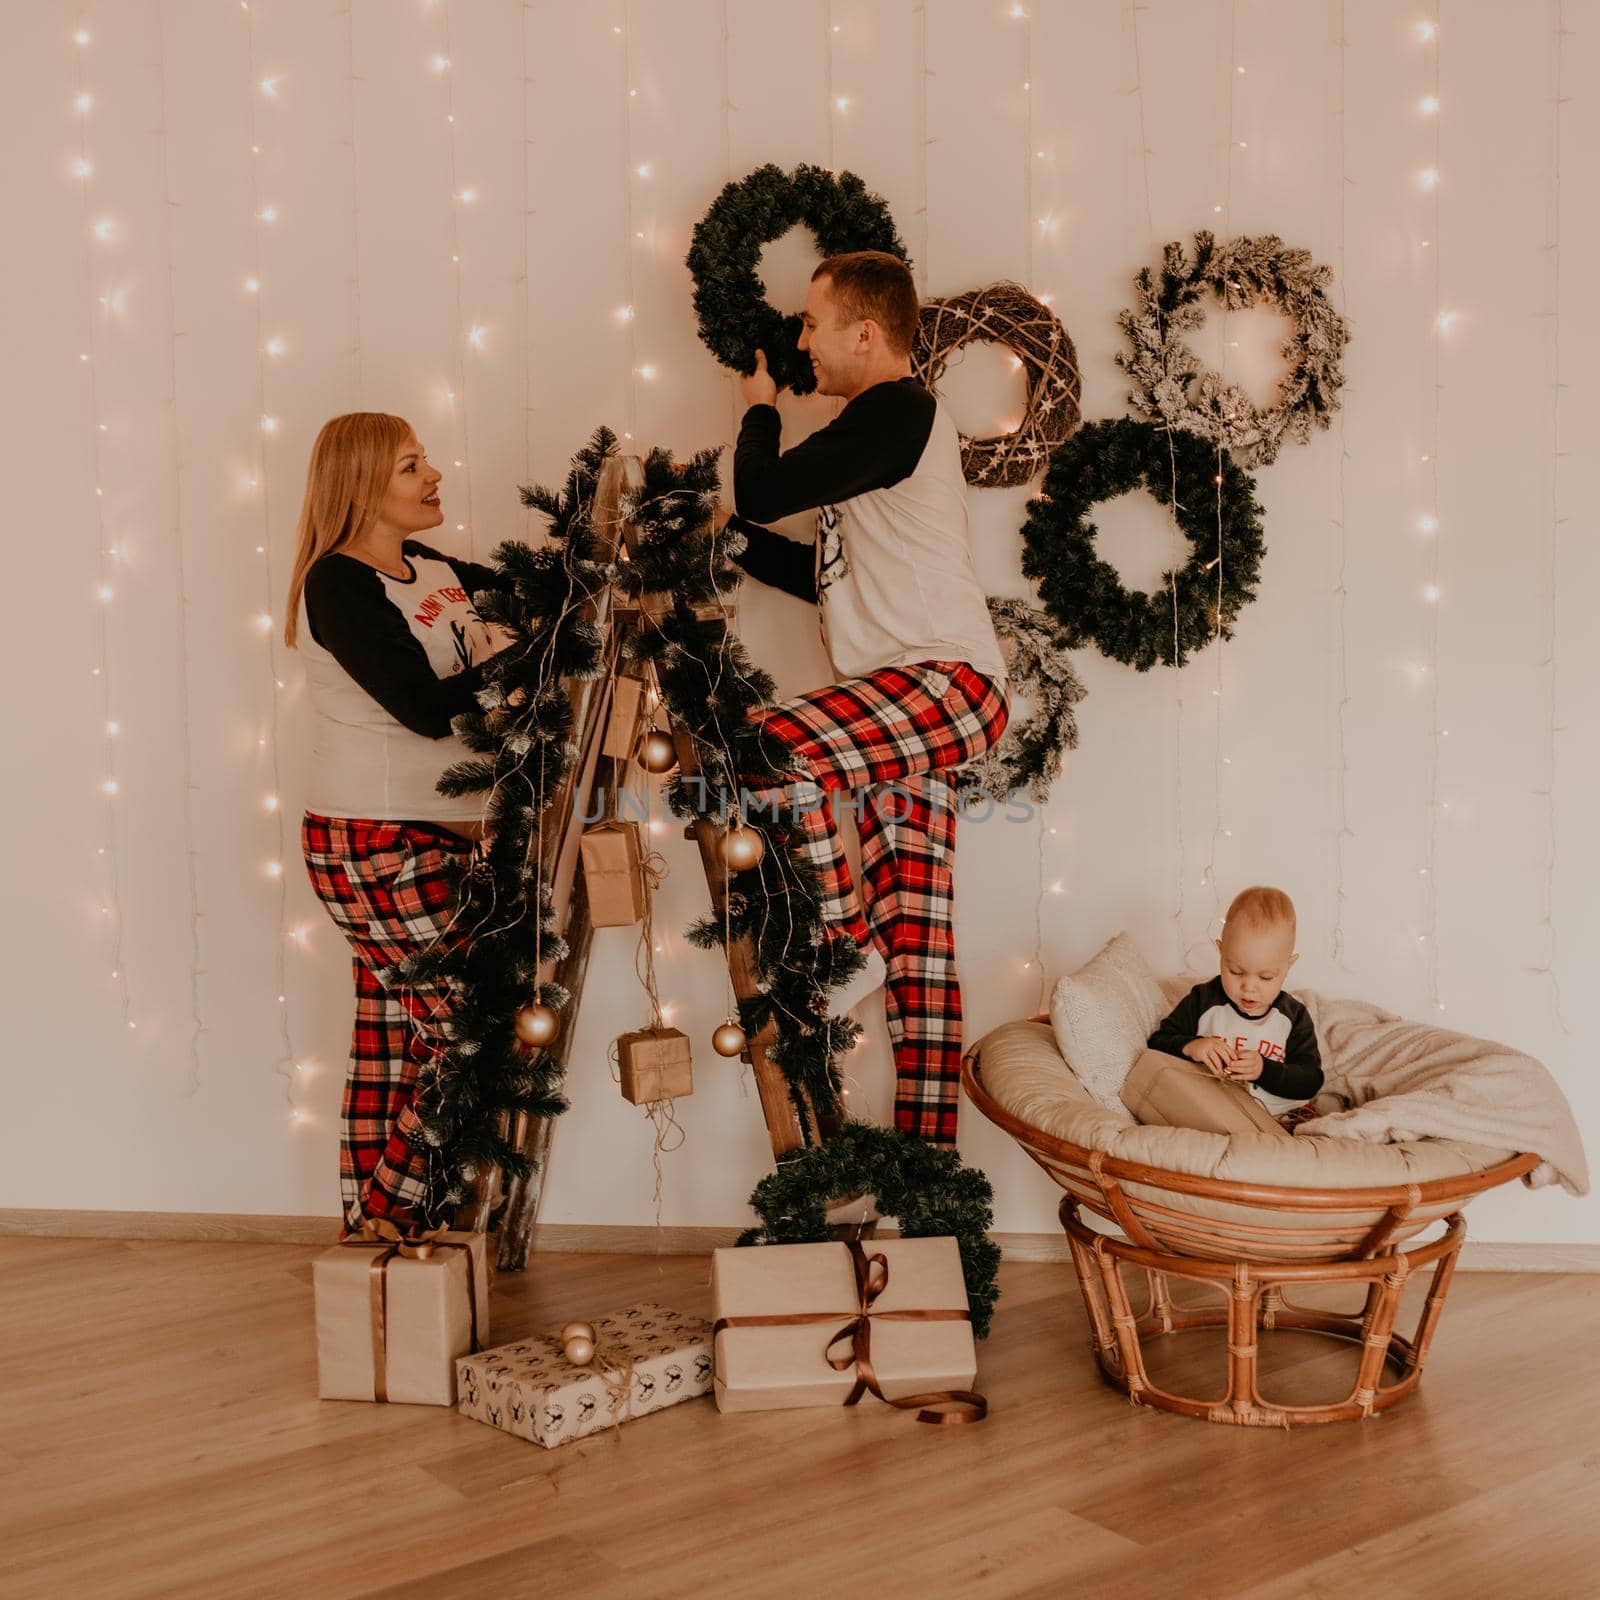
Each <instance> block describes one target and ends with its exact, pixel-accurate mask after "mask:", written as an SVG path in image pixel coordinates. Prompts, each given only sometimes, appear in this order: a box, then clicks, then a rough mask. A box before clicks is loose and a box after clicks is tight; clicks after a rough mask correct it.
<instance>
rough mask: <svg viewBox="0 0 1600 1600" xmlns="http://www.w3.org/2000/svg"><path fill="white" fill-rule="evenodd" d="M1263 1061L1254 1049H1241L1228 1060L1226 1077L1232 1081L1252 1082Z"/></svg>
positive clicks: (1256, 1076) (1259, 1074) (1259, 1072)
mask: <svg viewBox="0 0 1600 1600" xmlns="http://www.w3.org/2000/svg"><path fill="white" fill-rule="evenodd" d="M1264 1064H1265V1063H1264V1062H1263V1060H1262V1057H1261V1056H1260V1055H1259V1054H1258V1053H1257V1052H1256V1051H1254V1050H1241V1051H1240V1052H1239V1053H1238V1054H1237V1055H1236V1056H1234V1057H1232V1058H1231V1059H1230V1060H1229V1062H1228V1077H1229V1078H1230V1079H1231V1080H1232V1081H1233V1082H1234V1083H1254V1082H1255V1081H1256V1079H1257V1078H1259V1077H1260V1076H1261V1069H1262V1067H1263V1065H1264Z"/></svg>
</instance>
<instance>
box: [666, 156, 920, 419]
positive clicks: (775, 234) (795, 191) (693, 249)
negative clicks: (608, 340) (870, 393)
mask: <svg viewBox="0 0 1600 1600" xmlns="http://www.w3.org/2000/svg"><path fill="white" fill-rule="evenodd" d="M802 222H803V223H804V224H805V225H806V227H808V228H809V229H810V230H811V232H812V234H813V236H814V237H815V238H816V241H817V248H818V250H820V251H821V252H822V255H823V256H824V257H828V256H836V255H842V254H844V253H845V252H846V251H850V250H883V251H886V252H888V254H890V255H895V256H899V257H900V258H901V260H905V259H906V247H905V245H904V244H903V243H902V242H901V239H900V235H899V234H898V233H897V232H896V231H895V225H894V218H893V217H892V216H890V214H889V207H888V205H887V204H886V203H885V202H884V200H883V199H881V198H880V197H879V196H878V195H875V194H871V193H869V192H868V190H867V186H866V184H864V183H863V182H862V181H861V179H860V178H858V177H857V176H856V175H855V173H853V172H841V173H839V174H837V175H835V174H834V173H832V172H830V171H828V169H827V168H826V167H814V166H809V165H806V164H804V163H802V164H801V165H800V166H798V167H796V168H795V169H794V171H793V172H785V171H784V170H783V168H782V167H777V166H773V165H772V164H771V163H768V164H767V165H766V166H762V167H757V168H756V170H755V171H754V172H752V173H750V174H749V176H747V177H745V178H742V179H740V180H739V181H738V182H737V183H730V184H728V185H727V186H726V187H725V188H724V189H723V191H722V193H721V194H719V195H718V196H717V198H716V199H715V200H713V201H712V203H711V207H710V209H709V210H708V211H707V212H706V214H705V216H704V217H702V218H701V219H700V221H699V222H698V223H697V224H696V225H695V230H694V235H693V238H692V241H691V243H690V247H689V255H688V261H687V264H688V268H689V272H690V274H691V275H692V277H693V278H694V309H695V312H696V314H697V315H698V316H699V318H700V337H701V338H702V339H703V340H704V341H705V343H706V347H707V348H708V349H709V350H710V351H711V353H712V355H714V356H715V357H716V358H717V360H718V361H720V362H721V363H722V365H723V366H725V367H731V368H732V369H733V371H735V372H742V373H746V374H749V373H752V372H754V371H755V353H756V351H757V350H763V351H765V352H766V357H767V370H768V371H769V372H770V373H771V374H772V377H773V381H774V382H775V383H776V384H777V385H778V387H779V388H780V389H782V388H789V389H792V390H793V391H794V392H795V393H796V394H810V393H811V391H812V390H813V389H814V388H816V386H817V380H816V374H815V373H814V372H813V371H812V369H811V363H810V361H809V360H808V359H807V358H806V356H805V355H804V353H803V352H801V351H800V350H799V349H798V348H797V343H798V340H799V338H800V316H799V313H798V312H795V313H792V314H790V315H789V316H783V315H782V314H780V313H779V312H778V311H777V310H776V309H775V308H774V307H773V306H772V305H771V304H770V303H769V302H768V300H767V297H766V291H765V290H764V289H763V287H762V283H761V251H762V249H763V247H764V246H766V245H768V244H770V243H772V241H773V240H775V239H781V238H782V237H783V235H784V234H786V233H787V232H788V231H789V230H790V228H792V227H794V226H795V225H796V224H797V223H802Z"/></svg>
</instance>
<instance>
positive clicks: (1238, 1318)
mask: <svg viewBox="0 0 1600 1600" xmlns="http://www.w3.org/2000/svg"><path fill="white" fill-rule="evenodd" d="M1061 1226H1062V1227H1063V1228H1064V1229H1065V1230H1066V1233H1067V1241H1068V1244H1069V1245H1070V1247H1071V1250H1072V1261H1073V1266H1074V1268H1075V1269H1076V1271H1077V1275H1078V1287H1079V1289H1080V1290H1081V1291H1082V1293H1083V1301H1084V1306H1085V1308H1086V1310H1087V1311H1088V1313H1089V1326H1090V1334H1091V1341H1092V1344H1093V1348H1094V1355H1095V1360H1096V1362H1097V1363H1098V1365H1099V1367H1100V1373H1101V1376H1102V1377H1104V1379H1105V1380H1106V1382H1107V1383H1109V1384H1110V1385H1111V1386H1112V1387H1113V1388H1115V1389H1118V1390H1120V1391H1121V1392H1122V1393H1123V1394H1125V1395H1126V1396H1127V1397H1128V1398H1129V1400H1131V1401H1132V1402H1133V1403H1134V1404H1135V1405H1142V1406H1155V1407H1157V1408H1158V1409H1160V1410H1162V1411H1176V1412H1178V1413H1179V1414H1180V1415H1182V1416H1186V1417H1199V1418H1201V1419H1203V1420H1204V1421H1206V1422H1225V1423H1233V1424H1235V1425H1238V1426H1243V1427H1256V1428H1293V1427H1300V1426H1303V1425H1305V1424H1307V1423H1317V1422H1353V1421H1359V1420H1360V1419H1362V1418H1364V1417H1370V1416H1372V1415H1374V1414H1375V1413H1376V1412H1379V1411H1385V1410H1387V1409H1388V1408H1389V1407H1390V1406H1393V1405H1396V1404H1398V1403H1399V1402H1400V1401H1401V1400H1403V1399H1405V1397H1406V1396H1407V1395H1409V1394H1410V1393H1412V1391H1413V1390H1415V1389H1416V1387H1417V1385H1418V1384H1419V1383H1420V1382H1421V1381H1422V1368H1423V1363H1424V1362H1425V1361H1426V1360H1427V1356H1428V1346H1429V1344H1430V1343H1431V1342H1432V1340H1433V1335H1434V1331H1435V1329H1436V1328H1437V1327H1438V1325H1439V1318H1440V1316H1441V1315H1442V1313H1443V1311H1444V1301H1445V1296H1446V1294H1447V1293H1448V1292H1449V1288H1450V1279H1451V1276H1452V1274H1453V1273H1454V1271H1455V1265H1456V1257H1457V1254H1458V1253H1459V1251H1460V1249H1461V1243H1462V1240H1463V1239H1464V1238H1465V1237H1466V1223H1465V1222H1464V1220H1463V1219H1462V1216H1461V1213H1460V1212H1456V1213H1455V1214H1454V1215H1452V1216H1450V1217H1448V1218H1447V1219H1446V1220H1445V1232H1444V1234H1443V1235H1442V1236H1441V1237H1440V1238H1438V1239H1434V1240H1431V1241H1429V1242H1428V1243H1426V1244H1423V1245H1418V1246H1416V1247H1415V1248H1413V1249H1410V1250H1400V1251H1396V1252H1394V1253H1393V1254H1391V1255H1384V1256H1379V1257H1376V1258H1374V1259H1372V1260H1367V1261H1359V1262H1357V1261H1350V1260H1341V1261H1334V1260H1329V1261H1325V1262H1317V1261H1295V1262H1285V1263H1283V1264H1282V1265H1281V1266H1280V1265H1276V1264H1274V1263H1271V1262H1263V1261H1259V1260H1258V1261H1237V1260H1235V1261H1221V1260H1205V1259H1203V1258H1197V1257H1193V1256H1177V1255H1169V1254H1167V1253H1165V1252H1164V1251H1160V1250H1152V1249H1146V1248H1143V1247H1141V1246H1139V1245H1136V1244H1133V1243H1131V1242H1130V1241H1129V1240H1127V1239H1125V1238H1119V1237H1118V1236H1116V1235H1114V1234H1106V1233H1100V1232H1097V1231H1096V1230H1095V1229H1093V1228H1090V1227H1089V1226H1088V1225H1087V1224H1086V1223H1085V1222H1084V1221H1083V1219H1082V1217H1081V1216H1080V1215H1079V1214H1078V1207H1077V1204H1076V1202H1075V1201H1074V1200H1073V1198H1072V1197H1071V1196H1070V1195H1069V1196H1067V1198H1065V1199H1064V1200H1063V1201H1062V1202H1061ZM1124 1265H1127V1266H1131V1267H1134V1268H1137V1269H1140V1270H1142V1271H1143V1272H1144V1274H1145V1276H1146V1280H1147V1282H1148V1285H1149V1303H1148V1306H1147V1308H1146V1309H1145V1310H1144V1311H1143V1312H1142V1313H1136V1312H1135V1311H1134V1309H1133V1306H1132V1304H1131V1303H1130V1301H1129V1298H1128V1290H1127V1283H1126V1280H1125V1278H1124V1276H1123V1270H1122V1269H1123V1267H1124ZM1429 1266H1431V1267H1432V1268H1433V1277H1432V1281H1431V1282H1430V1284H1429V1286H1428V1292H1427V1296H1426V1298H1425V1300H1424V1301H1423V1306H1422V1311H1421V1314H1420V1316H1419V1318H1418V1322H1417V1328H1416V1332H1415V1333H1414V1335H1413V1336H1411V1337H1409V1338H1407V1337H1406V1336H1405V1335H1403V1334H1399V1333H1397V1332H1395V1328H1394V1324H1395V1318H1396V1316H1397V1315H1398V1313H1399V1310H1400V1301H1401V1298H1402V1297H1403V1295H1404V1294H1405V1291H1406V1285H1407V1283H1408V1282H1409V1281H1410V1278H1411V1275H1412V1273H1413V1272H1418V1271H1422V1270H1424V1269H1426V1268H1427V1267H1429ZM1172 1278H1178V1279H1183V1280H1187V1281H1189V1282H1191V1283H1200V1284H1208V1285H1210V1286H1212V1287H1213V1288H1220V1289H1222V1290H1223V1291H1224V1292H1225V1293H1226V1294H1227V1296H1228V1299H1227V1303H1226V1304H1225V1305H1220V1306H1204V1307H1185V1306H1180V1305H1178V1304H1176V1303H1175V1302H1174V1301H1173V1300H1172V1298H1171V1295H1170V1292H1169V1289H1168V1280H1169V1279H1172ZM1316 1283H1330V1284H1331V1283H1338V1284H1349V1283H1360V1284H1365V1285H1366V1291H1367V1292H1366V1304H1365V1305H1364V1307H1363V1308H1362V1310H1361V1311H1359V1312H1339V1311H1315V1310H1308V1309H1305V1308H1301V1307H1297V1306H1293V1305H1291V1304H1290V1303H1289V1302H1288V1301H1287V1300H1286V1299H1285V1290H1286V1289H1288V1288H1290V1287H1297V1288H1298V1287H1304V1286H1305V1285H1306V1284H1316ZM1206 1328H1225V1329H1226V1330H1227V1335H1228V1338H1227V1357H1226V1361H1225V1375H1224V1376H1225V1382H1224V1386H1223V1391H1222V1394H1221V1396H1220V1397H1219V1398H1211V1399H1206V1398H1201V1397H1199V1396H1195V1395H1186V1394H1177V1393H1174V1392H1173V1391H1172V1390H1170V1389H1164V1388H1162V1387H1161V1386H1160V1385H1159V1384H1157V1383H1155V1382H1154V1381H1153V1380H1152V1379H1151V1376H1150V1372H1149V1368H1148V1366H1147V1364H1146V1360H1145V1350H1146V1346H1147V1344H1148V1343H1149V1342H1150V1341H1153V1340H1155V1339H1161V1338H1166V1337H1168V1336H1170V1335H1173V1334H1178V1333H1185V1332H1190V1331H1193V1330H1196V1329H1206ZM1278 1329H1285V1330H1293V1331H1295V1332H1298V1333H1312V1334H1320V1335H1323V1336H1326V1337H1329V1338H1332V1339H1337V1340H1340V1341H1344V1342H1348V1343H1352V1344H1354V1345H1356V1346H1357V1347H1358V1349H1359V1356H1358V1358H1357V1361H1356V1373H1355V1379H1354V1381H1353V1383H1352V1384H1351V1387H1350V1392H1349V1394H1348V1395H1346V1396H1345V1397H1344V1398H1343V1399H1342V1400H1335V1401H1332V1402H1330V1403H1327V1404H1321V1405H1287V1404H1281V1403H1276V1402H1273V1401H1269V1400H1266V1399H1264V1398H1263V1397H1262V1394H1261V1390H1260V1373H1259V1367H1260V1355H1261V1340H1262V1335H1263V1334H1268V1335H1270V1334H1271V1333H1272V1332H1274V1331H1276V1330H1278ZM1386 1372H1387V1373H1389V1374H1391V1375H1392V1377H1391V1381H1389V1382H1385V1381H1384V1378H1385V1374H1386Z"/></svg>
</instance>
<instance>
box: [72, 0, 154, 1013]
mask: <svg viewBox="0 0 1600 1600" xmlns="http://www.w3.org/2000/svg"><path fill="white" fill-rule="evenodd" d="M92 42H93V35H92V34H91V33H90V31H89V29H88V28H87V27H85V26H84V25H83V24H82V23H81V22H80V24H79V25H78V26H77V27H76V28H75V29H74V31H73V35H72V43H73V47H74V48H73V56H72V68H73V80H74V93H73V100H72V106H73V110H74V111H75V112H76V113H77V119H78V136H77V146H78V155H77V157H76V159H75V160H74V161H73V164H72V176H73V178H74V179H75V180H76V181H77V184H78V195H79V212H80V216H81V219H82V233H81V235H80V237H81V240H82V243H81V246H80V249H81V251H82V259H83V281H84V284H85V285H86V287H87V288H88V290H89V292H90V293H91V294H94V295H95V300H94V303H93V304H92V305H91V306H90V308H89V315H88V325H87V326H88V331H87V334H86V335H85V337H84V343H85V344H86V345H87V347H88V348H86V349H81V350H79V351H78V352H77V364H78V365H79V366H80V367H82V368H83V371H84V377H85V380H86V382H87V385H88V391H89V459H90V463H91V467H92V470H93V477H94V495H93V501H94V518H95V548H96V549H97V550H98V551H99V552H100V559H99V582H98V583H97V584H96V585H95V589H94V595H93V599H92V602H91V603H92V604H93V606H94V608H95V627H94V636H95V665H94V666H93V667H91V668H90V676H91V677H93V678H94V680H95V683H96V687H97V688H98V690H99V694H98V697H97V700H98V704H97V708H96V716H97V720H98V721H99V723H100V728H101V737H102V738H103V740H104V741H105V742H104V745H103V754H102V759H101V772H102V776H101V779H100V793H101V795H102V797H103V799H104V805H103V807H102V814H103V816H104V819H105V822H104V826H105V833H104V838H105V843H104V844H103V845H99V846H97V847H96V851H95V855H96V858H97V860H98V861H99V863H100V866H101V885H102V886H101V889H100V899H99V905H98V913H97V920H98V922H99V923H100V924H101V926H102V927H103V928H104V929H105V933H106V938H107V943H108V944H109V946H110V954H109V959H110V970H111V981H112V982H113V983H114V984H116V986H117V998H118V1003H119V1008H120V1012H121V1017H122V1023H123V1026H124V1027H126V1028H127V1029H128V1030H129V1031H134V1030H136V1029H137V1027H138V1024H137V1022H136V1021H135V1019H134V1017H133V1016H132V1014H131V1012H132V998H131V991H130V985H129V982H128V968H127V962H126V960H125V959H124V956H123V948H122V932H123V917H122V871H121V850H120V845H119V842H118V810H119V808H118V805H117V799H118V796H119V795H121V793H122V780H121V776H120V762H119V760H118V750H117V741H118V739H119V738H120V736H121V735H122V733H123V726H122V720H121V717H120V714H119V712H118V710H117V705H116V699H115V695H114V686H113V682H112V652H111V623H110V617H111V607H112V605H113V604H114V603H115V601H116V598H117V589H118V587H119V580H120V578H121V576H122V574H121V573H120V572H119V571H118V567H119V552H120V550H121V546H120V544H118V543H113V542H112V540H111V535H110V533H109V531H108V529H107V527H106V511H105V487H104V484H103V482H102V478H103V475H104V474H103V467H104V458H103V450H104V446H105V443H106V436H107V434H108V433H109V431H110V424H109V423H108V422H106V421H104V420H103V419H102V417H101V412H100V387H99V381H98V376H97V373H98V357H99V355H100V349H101V339H100V328H101V325H102V319H103V315H105V314H108V313H109V312H110V310H111V296H110V293H109V292H105V293H95V287H94V286H95V283H96V281H97V279H101V278H102V274H101V272H100V271H99V270H98V268H97V265H96V263H97V261H98V259H99V252H98V250H97V249H96V245H109V244H112V243H114V242H115V238H116V227H115V224H114V222H113V220H112V219H111V218H109V217H103V216H102V217H96V215H95V211H94V207H93V206H92V204H91V200H92V195H91V191H90V180H91V179H92V178H93V176H94V161H93V159H92V157H91V155H90V150H89V113H90V112H91V111H92V110H93V108H94V96H93V94H91V93H90V91H89V90H88V88H87V87H86V86H85V78H84V61H83V58H84V51H85V50H87V49H88V48H89V46H90V45H91V44H92ZM91 241H93V243H91Z"/></svg>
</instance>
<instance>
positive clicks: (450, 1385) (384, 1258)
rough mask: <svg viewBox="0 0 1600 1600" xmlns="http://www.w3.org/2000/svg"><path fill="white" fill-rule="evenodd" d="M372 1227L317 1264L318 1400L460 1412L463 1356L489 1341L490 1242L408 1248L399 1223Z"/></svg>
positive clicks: (452, 1240) (464, 1240) (450, 1241)
mask: <svg viewBox="0 0 1600 1600" xmlns="http://www.w3.org/2000/svg"><path fill="white" fill-rule="evenodd" d="M379 1229H382V1230H383V1232H381V1233H380V1232H379V1231H378V1230H379ZM369 1230H370V1231H369V1235H368V1236H366V1237H362V1238H351V1239H346V1240H345V1241H344V1242H343V1243H342V1244H337V1245H335V1246H334V1247H333V1249H331V1250H325V1251H323V1253H322V1254H321V1255H320V1256H318V1257H317V1258H316V1259H315V1260H314V1261H313V1262H312V1263H311V1282H312V1287H313V1290H314V1292H315V1297H316V1314H317V1389H318V1393H320V1394H321V1396H322V1398H323V1399H324V1400H388V1401H394V1402H397V1403H400V1404H404V1405H421V1406H449V1405H454V1404H455V1399H456V1395H455V1362H456V1357H457V1356H461V1355H465V1354H467V1353H468V1352H470V1351H473V1350H477V1349H479V1348H480V1347H481V1346H482V1344H483V1341H484V1340H485V1339H487V1338H488V1336H489V1262H488V1257H487V1255H486V1253H485V1251H486V1244H485V1239H484V1235H483V1234H481V1233H444V1232H440V1233H438V1234H435V1235H433V1236H432V1237H431V1238H424V1239H419V1240H416V1241H402V1240H401V1239H400V1238H399V1235H398V1231H397V1230H395V1229H394V1228H393V1226H392V1225H389V1224H382V1223H373V1224H369Z"/></svg>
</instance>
